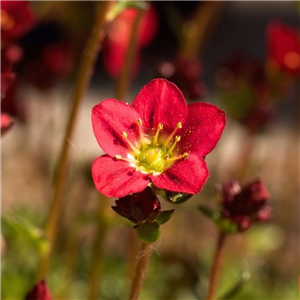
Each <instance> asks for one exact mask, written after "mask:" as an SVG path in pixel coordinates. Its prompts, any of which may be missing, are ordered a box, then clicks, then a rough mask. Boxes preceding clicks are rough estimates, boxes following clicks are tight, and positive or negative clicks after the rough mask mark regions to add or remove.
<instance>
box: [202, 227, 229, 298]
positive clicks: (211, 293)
mask: <svg viewBox="0 0 300 300" xmlns="http://www.w3.org/2000/svg"><path fill="white" fill-rule="evenodd" d="M225 239H226V233H224V232H220V233H219V237H218V242H217V248H216V252H215V256H214V261H213V265H212V269H211V274H210V279H209V287H208V295H207V300H215V292H216V287H217V280H218V275H219V271H220V262H221V255H222V250H223V246H224V243H225Z"/></svg>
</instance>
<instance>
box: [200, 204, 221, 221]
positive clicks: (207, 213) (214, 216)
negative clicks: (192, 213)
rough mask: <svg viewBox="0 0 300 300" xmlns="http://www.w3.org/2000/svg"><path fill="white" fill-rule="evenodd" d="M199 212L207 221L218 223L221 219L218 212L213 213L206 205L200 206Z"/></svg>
mask: <svg viewBox="0 0 300 300" xmlns="http://www.w3.org/2000/svg"><path fill="white" fill-rule="evenodd" d="M199 210H200V211H201V212H202V213H203V214H204V215H205V216H206V217H208V218H209V219H211V220H213V221H215V222H218V221H219V220H220V219H221V214H220V212H219V211H215V210H213V209H211V208H210V207H208V206H206V205H200V206H199Z"/></svg>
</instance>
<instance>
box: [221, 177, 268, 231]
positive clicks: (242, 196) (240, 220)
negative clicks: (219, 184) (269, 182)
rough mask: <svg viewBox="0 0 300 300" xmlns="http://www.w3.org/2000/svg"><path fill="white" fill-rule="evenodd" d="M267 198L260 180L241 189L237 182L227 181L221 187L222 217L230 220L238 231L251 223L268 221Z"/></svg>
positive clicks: (266, 192)
mask: <svg viewBox="0 0 300 300" xmlns="http://www.w3.org/2000/svg"><path fill="white" fill-rule="evenodd" d="M269 198H270V194H269V192H268V191H267V189H266V187H265V186H264V184H263V182H262V181H260V180H255V181H253V182H251V183H250V184H248V185H246V186H245V187H243V188H241V187H240V185H239V183H238V182H237V181H235V180H229V181H227V182H225V183H224V185H223V197H222V206H223V217H225V218H229V219H231V220H232V221H233V222H234V223H235V224H236V225H237V227H238V230H239V231H244V230H246V229H248V228H249V227H250V226H251V224H252V222H255V221H267V220H269V219H270V217H271V207H270V205H269V203H268V200H269Z"/></svg>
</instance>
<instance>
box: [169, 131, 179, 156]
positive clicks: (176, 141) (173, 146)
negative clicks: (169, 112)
mask: <svg viewBox="0 0 300 300" xmlns="http://www.w3.org/2000/svg"><path fill="white" fill-rule="evenodd" d="M180 140H181V137H180V135H176V136H175V142H174V144H173V145H172V147H171V148H170V149H169V150H168V153H169V154H172V152H173V150H174V148H175V147H176V144H177V143H178V142H179V141H180Z"/></svg>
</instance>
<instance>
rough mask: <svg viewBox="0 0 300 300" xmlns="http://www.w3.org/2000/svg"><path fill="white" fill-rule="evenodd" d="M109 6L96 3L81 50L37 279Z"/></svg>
mask: <svg viewBox="0 0 300 300" xmlns="http://www.w3.org/2000/svg"><path fill="white" fill-rule="evenodd" d="M109 5H110V2H109V1H101V2H100V1H99V2H98V3H97V7H96V14H95V20H94V25H93V27H92V29H91V33H90V36H89V37H88V40H87V45H86V47H85V50H84V51H83V54H82V59H81V61H80V65H79V69H78V74H77V80H76V82H75V87H74V93H73V95H72V108H71V112H70V115H69V120H68V124H67V128H66V133H65V135H64V140H63V144H62V149H61V154H60V157H59V161H58V164H57V167H56V171H55V177H54V194H53V198H52V201H51V206H50V210H49V215H48V218H47V220H46V225H45V235H46V237H47V239H48V241H49V244H48V247H47V248H46V250H45V251H44V252H42V253H41V257H40V261H39V265H38V270H37V279H38V280H40V279H43V278H45V277H46V274H47V271H48V268H49V264H50V260H51V256H52V251H53V247H54V242H55V239H56V236H57V229H58V223H59V218H60V217H61V210H62V204H63V192H64V188H65V183H66V177H67V173H68V166H69V153H70V144H71V141H72V138H73V134H74V129H75V124H76V120H77V116H78V113H79V108H80V104H81V102H82V100H83V95H84V93H85V91H86V89H87V87H88V84H89V82H90V78H91V76H92V72H93V68H94V65H95V60H96V57H97V54H98V52H99V48H100V45H101V43H102V40H103V38H104V25H105V21H106V20H105V17H106V13H107V10H108V8H109Z"/></svg>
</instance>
